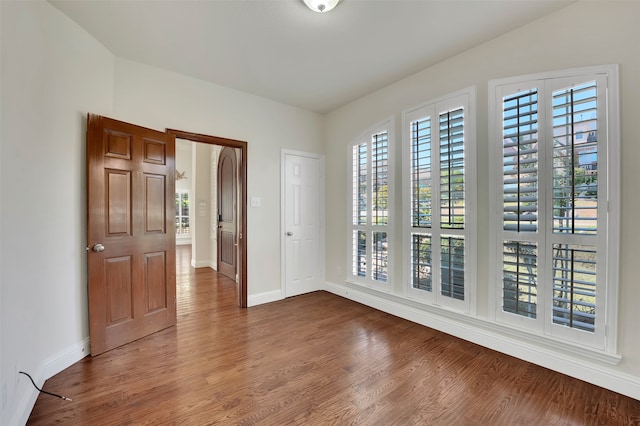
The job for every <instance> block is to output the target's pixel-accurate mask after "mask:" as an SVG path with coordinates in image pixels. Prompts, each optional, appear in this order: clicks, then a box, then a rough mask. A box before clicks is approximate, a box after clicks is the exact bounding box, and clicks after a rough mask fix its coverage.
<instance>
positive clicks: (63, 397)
mask: <svg viewBox="0 0 640 426" xmlns="http://www.w3.org/2000/svg"><path fill="white" fill-rule="evenodd" d="M18 373H20V374H24V375H25V376H27V377H28V378H29V380H31V383H33V386H35V388H36V389H38V391H39V392H42V393H46V394H47V395H51V396H55V397H56V398H60V399H64V400H65V401H73V400H72V399H71V398H67V397H66V396H62V395H58V394H57V393H51V392H47V391H46V390H42V389H40V388H39V387H38V386H37V385H36V382H34V381H33V378H32V377H31V376H30V375H29V374H27V373H25V372H24V371H18Z"/></svg>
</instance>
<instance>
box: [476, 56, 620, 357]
mask: <svg viewBox="0 0 640 426" xmlns="http://www.w3.org/2000/svg"><path fill="white" fill-rule="evenodd" d="M593 75H604V76H605V77H606V79H607V84H606V88H607V93H606V96H607V99H606V107H607V147H606V152H604V153H603V157H604V158H605V159H606V164H607V173H606V177H605V179H606V185H607V191H606V196H607V199H606V200H602V201H601V203H600V205H603V208H604V209H605V210H606V209H608V215H607V216H606V219H605V227H606V230H604V232H600V233H599V234H600V236H599V237H598V238H601V236H602V234H605V236H604V237H603V238H605V239H606V243H605V253H604V256H605V260H604V263H605V265H606V271H605V274H606V290H605V292H606V296H605V297H606V300H605V303H604V310H605V313H604V320H605V327H604V337H603V341H602V342H600V343H596V344H593V345H590V346H589V345H588V344H585V345H584V346H581V343H580V342H576V341H567V340H564V339H563V334H564V333H556V332H552V331H551V330H550V328H551V326H552V324H551V317H550V314H548V313H543V315H544V317H543V318H542V322H543V325H542V326H541V327H539V326H536V327H533V328H527V327H523V326H522V325H523V323H527V322H528V321H526V318H515V317H516V315H510V317H511V318H510V320H511V321H510V322H502V321H500V317H499V315H498V311H499V310H500V309H501V303H500V300H501V290H502V285H501V282H502V273H501V268H498V263H499V260H500V259H501V256H500V253H501V252H502V248H501V246H502V241H501V239H498V234H499V232H498V230H499V229H501V226H499V223H498V221H497V220H496V219H495V218H496V217H501V216H502V198H501V197H502V191H501V185H500V186H498V185H496V184H495V183H496V182H498V181H501V179H502V175H501V173H500V171H501V170H502V163H501V162H500V164H498V162H497V159H501V158H502V148H501V146H499V145H500V144H497V143H495V141H497V140H500V139H501V138H502V133H501V132H502V130H501V129H502V127H501V125H500V123H501V120H499V119H498V114H499V113H501V103H502V98H501V97H500V96H499V95H498V89H499V88H500V87H503V86H506V85H513V84H518V83H524V82H528V81H532V80H551V79H560V78H569V77H581V76H585V77H586V76H593ZM488 100H489V110H488V115H489V160H490V164H489V183H490V184H489V188H490V202H489V206H490V210H489V217H490V220H491V222H490V234H489V235H490V236H489V238H490V245H491V251H490V253H491V254H490V265H489V274H490V278H489V285H490V286H491V287H492V288H493V290H492V291H490V292H489V316H490V320H492V321H494V322H496V323H498V324H500V325H502V326H505V327H508V328H513V329H514V330H522V331H525V332H530V333H533V334H535V335H537V336H539V337H541V338H544V339H547V340H549V341H554V342H556V343H557V344H559V345H560V346H562V347H563V348H565V349H567V350H569V351H571V352H575V351H576V350H578V348H579V351H580V352H584V351H592V352H594V353H599V354H601V353H602V352H604V353H606V354H608V355H614V356H619V355H617V312H618V292H619V289H618V286H619V283H618V271H619V264H618V262H619V261H618V259H619V256H618V252H619V236H620V225H619V223H620V220H619V219H620V113H619V112H620V107H619V102H620V101H619V71H618V65H602V66H592V67H584V68H573V69H567V70H559V71H554V72H548V73H538V74H531V75H524V76H518V77H511V78H505V79H498V80H491V81H490V82H489V91H488ZM547 161H548V160H547ZM598 210H599V214H600V211H602V209H601V208H600V206H599V208H598ZM546 245H547V246H549V244H548V243H547V244H546ZM541 274H542V272H541ZM540 297H544V295H541V296H540ZM598 297H600V294H599V295H598ZM540 305H545V306H546V305H547V303H546V302H544V303H541V304H540ZM540 305H539V306H540ZM572 348H573V350H572Z"/></svg>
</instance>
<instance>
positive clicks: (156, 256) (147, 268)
mask: <svg viewBox="0 0 640 426" xmlns="http://www.w3.org/2000/svg"><path fill="white" fill-rule="evenodd" d="M166 267H167V256H166V253H165V252H158V253H146V254H145V255H144V289H145V291H144V292H145V301H146V306H145V314H149V313H152V312H156V311H158V310H161V309H166V308H167V274H166Z"/></svg>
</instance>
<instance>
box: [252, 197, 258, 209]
mask: <svg viewBox="0 0 640 426" xmlns="http://www.w3.org/2000/svg"><path fill="white" fill-rule="evenodd" d="M250 204H251V207H260V197H251V201H250Z"/></svg>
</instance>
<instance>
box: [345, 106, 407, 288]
mask: <svg viewBox="0 0 640 426" xmlns="http://www.w3.org/2000/svg"><path fill="white" fill-rule="evenodd" d="M385 131H386V132H387V147H388V151H387V175H388V176H387V179H388V184H387V185H388V193H387V194H388V199H387V206H388V207H387V215H388V216H387V225H386V226H385V232H386V233H387V255H388V258H387V281H386V282H382V281H377V280H373V279H371V278H370V277H369V273H370V271H369V270H368V269H367V276H366V277H358V276H355V275H354V274H353V273H352V269H353V264H352V261H353V258H352V256H353V238H352V235H353V231H354V229H356V225H353V215H354V211H353V195H354V194H353V147H354V146H356V145H360V144H362V143H368V144H369V145H368V146H371V137H372V135H375V134H377V133H382V132H385ZM394 151H395V117H393V116H392V117H389V118H387V119H386V120H384V121H381V122H379V123H377V124H375V125H373V126H371V127H369V128H368V129H367V130H365V131H364V132H362V133H361V134H360V136H358V137H357V138H356V139H354V140H353V141H352V142H351V143H350V144H349V145H348V147H347V157H346V158H348V159H349V161H348V166H347V167H348V171H347V176H348V179H349V180H348V182H349V185H350V188H349V190H348V191H347V206H349V208H348V209H347V238H346V242H347V251H346V253H347V259H346V261H347V263H346V265H345V272H346V274H345V275H346V279H345V281H346V282H347V283H350V284H356V285H359V286H364V287H368V288H371V289H375V290H379V291H383V292H385V293H392V291H393V271H394V267H393V257H394V250H395V248H394V244H393V242H394V232H393V229H394V226H395V225H394V214H393V211H394V208H393V206H394V200H395V197H394V191H393V188H394V187H395V183H394V181H395V180H394V176H395V170H394V162H395V155H394ZM369 165H370V164H369ZM367 180H368V185H367V188H368V189H370V188H371V185H370V180H371V173H367ZM367 210H368V212H367V217H368V221H367V225H364V226H358V227H363V228H365V229H366V230H367V232H368V233H369V232H370V231H373V230H374V228H375V227H374V226H373V225H372V224H371V211H370V210H371V209H370V208H368V209H367ZM370 247H371V245H370V244H369V245H368V246H367V257H368V258H370V255H371V248H370Z"/></svg>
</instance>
